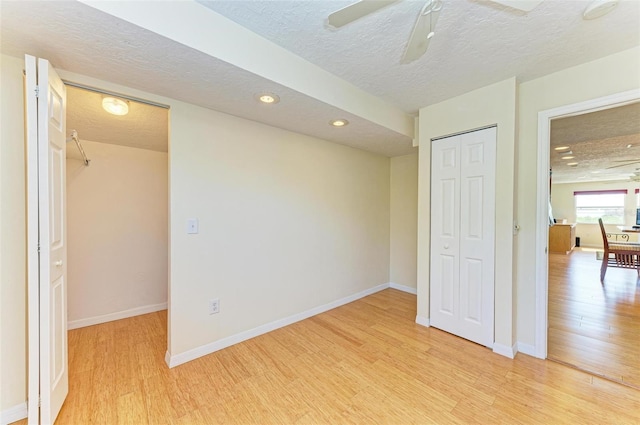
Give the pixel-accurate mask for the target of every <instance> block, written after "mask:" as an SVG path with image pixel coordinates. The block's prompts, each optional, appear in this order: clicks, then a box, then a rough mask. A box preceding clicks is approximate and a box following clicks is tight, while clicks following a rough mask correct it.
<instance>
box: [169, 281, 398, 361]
mask: <svg viewBox="0 0 640 425" xmlns="http://www.w3.org/2000/svg"><path fill="white" fill-rule="evenodd" d="M387 288H389V283H383V284H381V285H378V286H374V287H373V288H369V289H365V290H364V291H360V292H358V293H356V294H353V295H349V296H348V297H344V298H341V299H339V300H336V301H332V302H330V303H328V304H324V305H321V306H318V307H314V308H312V309H310V310H307V311H303V312H301V313H298V314H294V315H293V316H289V317H285V318H282V319H279V320H275V321H273V322H271V323H266V324H264V325H261V326H258V327H257V328H253V329H249V330H247V331H244V332H240V333H238V334H235V335H231V336H228V337H226V338H222V339H220V340H218V341H214V342H211V343H209V344H205V345H201V346H200V347H196V348H193V349H191V350H189V351H185V352H184V353H180V354H176V355H171V354H170V353H169V352H167V354H166V356H165V361H166V362H167V365H169V367H170V368H172V367H176V366H179V365H181V364H184V363H187V362H190V361H191V360H195V359H197V358H199V357H202V356H206V355H207V354H211V353H213V352H216V351H218V350H222V349H223V348H227V347H230V346H232V345H235V344H238V343H241V342H243V341H246V340H248V339H251V338H255V337H257V336H260V335H263V334H266V333H268V332H271V331H275V330H276V329H279V328H282V327H284V326H288V325H291V324H293V323H296V322H299V321H301V320H304V319H308V318H309V317H312V316H315V315H317V314H320V313H324V312H325V311H329V310H332V309H334V308H336V307H340V306H341V305H344V304H348V303H350V302H353V301H356V300H359V299H360V298H363V297H366V296H368V295H371V294H375V293H376V292H379V291H382V290H384V289H387Z"/></svg>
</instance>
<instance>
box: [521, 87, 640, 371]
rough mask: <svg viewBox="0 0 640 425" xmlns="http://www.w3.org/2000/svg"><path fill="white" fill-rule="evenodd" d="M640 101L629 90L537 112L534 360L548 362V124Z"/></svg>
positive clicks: (638, 91) (638, 95) (639, 96)
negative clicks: (556, 119) (546, 360)
mask: <svg viewBox="0 0 640 425" xmlns="http://www.w3.org/2000/svg"><path fill="white" fill-rule="evenodd" d="M639 100H640V89H635V90H629V91H625V92H622V93H616V94H613V95H610V96H604V97H600V98H597V99H592V100H588V101H585V102H579V103H574V104H571V105H565V106H561V107H558V108H553V109H547V110H544V111H540V112H538V180H537V181H538V187H537V203H538V204H537V218H536V248H535V249H536V272H535V273H536V274H535V276H536V280H535V282H536V297H535V312H536V319H535V354H534V355H535V357H538V358H541V359H545V358H547V321H548V317H547V315H548V313H547V308H548V305H547V297H548V295H547V291H548V272H549V264H548V261H549V257H548V255H547V241H548V239H549V211H548V202H549V166H550V165H549V143H550V122H551V120H552V119H555V118H562V117H570V116H574V115H581V114H586V113H589V112H596V111H600V110H603V109H609V108H613V107H617V106H623V105H626V104H629V103H634V102H637V101H639Z"/></svg>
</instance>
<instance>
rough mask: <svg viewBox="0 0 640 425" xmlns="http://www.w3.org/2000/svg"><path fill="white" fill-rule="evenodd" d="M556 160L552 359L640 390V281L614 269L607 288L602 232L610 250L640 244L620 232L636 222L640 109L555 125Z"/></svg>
mask: <svg viewBox="0 0 640 425" xmlns="http://www.w3.org/2000/svg"><path fill="white" fill-rule="evenodd" d="M550 152H551V154H550V163H551V170H552V180H551V193H550V200H551V205H552V211H553V216H554V217H555V220H556V224H555V225H554V226H552V227H551V228H550V229H549V299H548V306H549V330H548V358H549V359H550V360H554V361H557V362H560V363H563V364H567V365H570V366H572V367H576V368H579V369H582V370H585V371H587V372H590V373H592V374H595V375H598V376H602V377H604V378H607V379H610V380H614V381H617V382H620V383H623V384H627V385H630V386H634V387H636V388H640V374H639V373H638V368H637V364H636V363H637V359H638V357H640V346H638V344H636V342H635V337H634V336H633V335H634V334H636V333H637V325H635V322H636V321H637V320H638V318H640V302H638V301H637V299H640V285H638V274H637V273H636V271H635V270H620V269H613V268H610V269H609V270H608V271H607V273H606V276H605V279H604V282H600V266H601V264H602V259H603V239H602V232H601V231H600V226H599V224H598V219H602V220H603V221H604V223H605V224H604V227H605V232H606V234H608V235H610V238H609V239H610V242H616V239H617V238H619V239H620V241H622V240H623V239H624V240H625V241H626V242H625V243H627V242H630V243H632V244H633V243H636V244H637V242H638V234H637V233H624V232H623V231H622V230H621V229H625V228H626V227H625V226H627V227H631V226H632V225H634V224H635V222H636V210H637V208H638V195H637V194H636V191H637V189H638V188H640V177H638V176H640V102H638V103H632V104H629V105H624V106H617V107H614V108H609V109H606V110H601V111H597V112H591V113H586V114H581V115H576V116H572V117H568V118H559V119H554V120H552V122H551V150H550ZM569 230H570V231H569ZM563 236H564V239H566V238H567V237H569V236H570V240H563ZM577 241H580V242H579V243H576V242H577Z"/></svg>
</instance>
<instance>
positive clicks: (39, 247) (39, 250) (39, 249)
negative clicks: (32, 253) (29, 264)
mask: <svg viewBox="0 0 640 425" xmlns="http://www.w3.org/2000/svg"><path fill="white" fill-rule="evenodd" d="M39 253H40V244H38V254H39Z"/></svg>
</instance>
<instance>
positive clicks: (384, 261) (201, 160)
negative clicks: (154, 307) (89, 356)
mask: <svg viewBox="0 0 640 425" xmlns="http://www.w3.org/2000/svg"><path fill="white" fill-rule="evenodd" d="M389 162H390V161H389V158H386V157H382V156H379V155H375V154H371V153H367V152H364V151H359V150H356V149H353V148H349V147H345V146H341V145H337V144H333V143H329V142H325V141H322V140H318V139H315V138H312V137H307V136H303V135H300V134H295V133H291V132H288V131H284V130H280V129H277V128H273V127H269V126H266V125H263V124H259V123H256V122H252V121H247V120H244V119H240V118H236V117H233V116H229V115H226V114H223V113H218V112H214V111H211V110H207V109H203V108H199V107H196V106H193V105H188V104H184V103H179V102H176V103H173V104H172V110H171V148H170V175H171V183H170V184H171V186H170V192H171V213H170V215H171V253H172V254H171V272H170V273H171V276H170V281H171V288H170V301H169V302H170V311H171V321H170V322H171V325H170V326H171V342H170V354H171V355H172V356H176V355H179V354H181V353H184V352H186V351H188V350H191V349H195V348H198V347H200V346H202V345H205V344H210V343H213V342H215V341H219V340H221V339H223V338H225V337H230V336H233V335H236V334H238V333H240V332H243V331H248V330H251V329H253V328H256V327H258V326H260V325H264V324H266V323H270V322H273V321H276V320H278V319H282V318H285V317H288V316H291V315H295V314H297V313H301V312H304V311H306V310H309V309H312V308H315V307H317V306H321V305H323V304H326V303H329V302H332V301H335V300H338V299H340V298H343V297H346V296H349V295H352V294H355V293H357V292H360V291H363V290H366V289H369V288H372V287H374V286H376V285H380V284H384V283H387V282H388V280H389ZM189 218H198V219H199V224H200V233H199V234H197V235H189V234H186V232H185V227H186V223H187V219H189ZM213 298H219V299H220V313H219V314H215V315H209V314H208V311H207V305H208V300H210V299H213Z"/></svg>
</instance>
